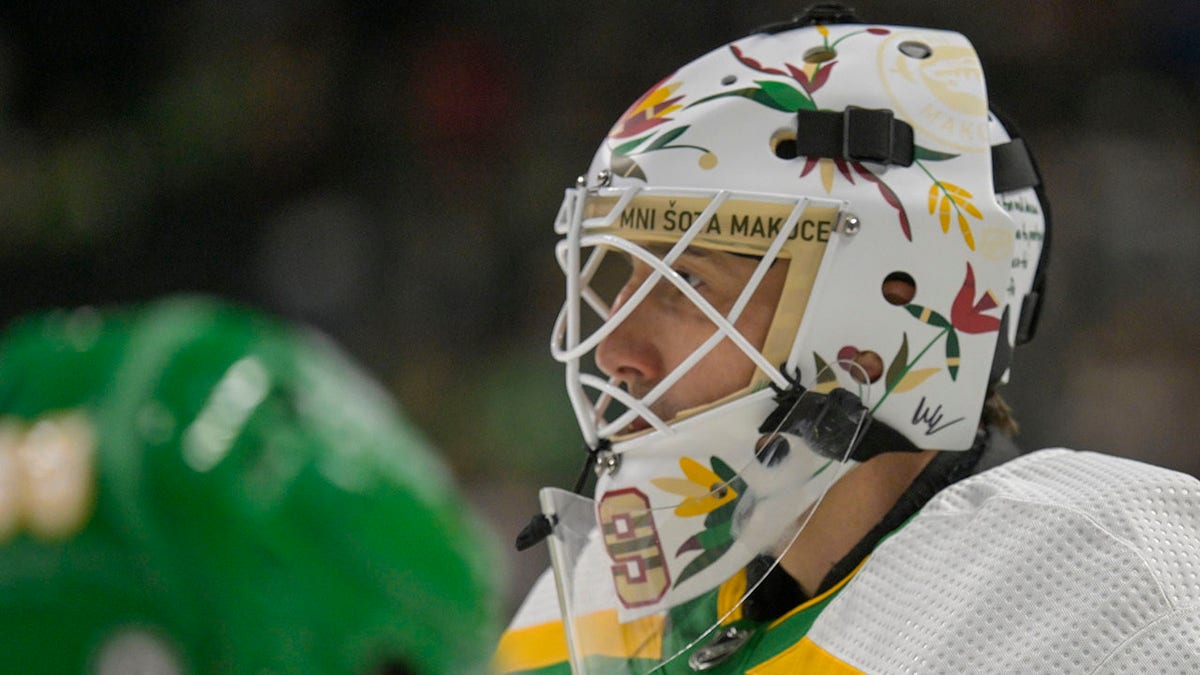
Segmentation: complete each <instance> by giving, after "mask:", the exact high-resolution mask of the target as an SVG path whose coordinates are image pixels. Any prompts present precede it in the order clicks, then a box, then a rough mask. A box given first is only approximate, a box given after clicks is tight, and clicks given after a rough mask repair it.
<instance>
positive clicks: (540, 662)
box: [492, 621, 569, 673]
mask: <svg viewBox="0 0 1200 675" xmlns="http://www.w3.org/2000/svg"><path fill="white" fill-rule="evenodd" d="M568 658H569V657H568V656H567V634H566V631H564V630H563V624H562V622H561V621H549V622H546V623H541V624H538V625H536V626H526V627H524V628H516V629H513V630H509V631H505V633H504V635H501V636H500V644H499V645H497V646H496V654H495V656H493V657H492V669H493V670H494V671H495V672H497V673H513V672H518V671H522V670H533V669H535V668H544V667H546V666H550V665H554V664H555V663H565V662H566V661H567V659H568Z"/></svg>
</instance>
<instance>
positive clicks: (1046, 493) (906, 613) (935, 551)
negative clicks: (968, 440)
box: [501, 449, 1200, 675]
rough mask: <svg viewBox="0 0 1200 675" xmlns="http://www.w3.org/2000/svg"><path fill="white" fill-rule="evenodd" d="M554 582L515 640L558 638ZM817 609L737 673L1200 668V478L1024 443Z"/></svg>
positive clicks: (520, 620)
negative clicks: (1028, 447) (1029, 448)
mask: <svg viewBox="0 0 1200 675" xmlns="http://www.w3.org/2000/svg"><path fill="white" fill-rule="evenodd" d="M553 593H554V591H553V582H552V579H549V578H543V579H542V580H541V582H540V583H539V584H538V587H536V588H535V590H534V592H533V593H531V596H530V598H529V600H528V601H527V604H526V605H525V607H524V608H523V610H522V611H520V612H518V616H517V617H516V618H515V620H514V622H513V625H512V626H511V627H510V632H509V636H510V637H511V638H512V639H511V640H510V642H511V643H512V646H513V647H516V646H517V644H518V643H519V642H520V641H519V640H517V639H516V638H519V637H521V634H522V632H523V627H530V626H534V625H538V624H541V625H540V631H539V633H538V634H539V640H540V641H541V644H542V645H545V644H547V642H546V640H547V638H549V636H550V632H552V631H551V630H549V629H551V625H550V624H543V623H542V622H543V621H549V620H550V615H551V614H552V613H553V611H554V609H553V607H554V600H553ZM797 611H798V612H800V613H803V611H804V607H801V608H798V610H797ZM809 611H819V612H820V613H819V615H817V616H816V617H815V621H814V622H812V623H811V628H808V629H807V633H806V634H805V633H799V632H798V633H795V634H794V635H791V636H789V637H788V638H787V640H784V641H783V644H784V645H787V646H784V647H782V648H780V647H779V646H778V645H779V644H780V640H775V641H774V644H775V645H776V647H775V648H772V649H770V650H769V652H766V650H763V649H761V648H765V647H766V646H767V644H768V643H770V642H771V641H769V640H763V641H762V643H760V649H757V650H756V651H764V652H765V653H761V654H760V653H754V654H747V655H743V657H742V658H741V659H740V663H741V664H742V665H741V666H740V667H739V670H738V672H746V673H752V674H755V675H773V674H776V673H794V672H821V673H889V674H890V673H921V674H924V673H953V674H955V675H958V674H961V673H1048V672H1061V673H1089V674H1098V673H1113V674H1116V673H1122V674H1124V673H1155V674H1156V675H1168V674H1175V673H1200V481H1197V480H1196V479H1195V478H1193V477H1191V476H1188V475H1186V474H1182V473H1178V472H1174V471H1168V470H1166V469H1162V468H1159V467H1154V466H1151V465H1147V464H1142V463H1139V462H1134V461H1131V460H1127V459H1121V458H1118V457H1112V456H1107V455H1100V454H1095V453H1088V452H1075V451H1071V450H1063V449H1057V450H1043V451H1040V452H1035V453H1031V454H1028V455H1024V456H1021V457H1019V458H1017V459H1014V460H1012V461H1010V462H1007V463H1005V464H1002V465H1000V466H999V467H997V468H993V469H990V470H988V471H985V472H983V473H981V474H978V475H975V476H972V477H970V478H967V479H964V480H962V481H960V482H958V483H956V484H954V485H952V486H950V487H948V488H946V489H944V490H942V491H941V492H939V493H938V494H937V495H936V496H934V498H933V499H931V500H930V501H929V503H928V504H926V505H925V507H924V508H922V509H921V511H920V512H919V513H918V514H917V515H916V516H914V517H913V518H912V519H911V520H910V521H909V522H908V523H907V524H906V525H905V526H904V527H902V528H901V529H900V530H899V531H897V532H896V533H894V534H893V535H892V536H890V537H889V538H887V539H885V540H884V541H883V542H882V543H881V544H879V546H878V547H876V549H875V551H874V552H873V553H872V554H871V555H870V557H869V558H868V559H867V560H866V562H865V564H863V565H862V567H861V568H860V569H859V570H858V572H857V573H856V574H854V575H853V576H852V577H851V578H850V579H849V581H848V583H846V584H845V585H844V586H843V587H841V590H840V592H838V593H837V595H836V597H834V598H833V599H832V601H831V602H829V603H828V605H827V606H825V607H824V608H823V609H820V610H816V608H814V609H813V610H809ZM555 623H557V622H556V621H555ZM526 630H528V629H527V628H526ZM555 630H557V631H558V634H559V635H561V626H560V625H558V626H557V627H556V628H555ZM765 630H767V631H769V632H771V631H780V632H783V631H787V630H789V623H788V621H786V620H780V621H778V622H775V623H774V624H772V625H771V626H768V627H766V628H765ZM533 635H534V632H532V631H530V637H533ZM504 646H505V645H504V643H503V642H502V647H504ZM505 651H509V652H515V653H519V652H520V651H521V650H519V649H516V650H514V649H508V650H505V649H502V650H501V653H503V652H505ZM554 651H557V650H554ZM562 652H563V653H562V656H563V658H564V659H565V645H564V646H563V648H562ZM544 654H545V656H547V657H548V656H549V654H548V653H544ZM502 660H503V659H502ZM522 660H523V659H520V658H515V659H509V662H510V663H513V664H515V663H518V662H520V661H522ZM552 661H553V659H549V658H547V659H546V660H543V661H542V662H541V663H540V665H543V666H544V665H547V664H548V663H550V662H552ZM526 665H531V664H530V663H528V662H527V663H526ZM513 670H519V668H515V669H513ZM547 672H550V671H547ZM554 672H558V671H554ZM721 672H724V671H721Z"/></svg>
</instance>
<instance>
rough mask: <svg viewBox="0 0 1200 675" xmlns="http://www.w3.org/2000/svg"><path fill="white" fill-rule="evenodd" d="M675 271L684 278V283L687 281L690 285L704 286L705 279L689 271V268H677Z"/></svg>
mask: <svg viewBox="0 0 1200 675" xmlns="http://www.w3.org/2000/svg"><path fill="white" fill-rule="evenodd" d="M674 271H675V273H676V274H678V275H679V276H680V277H682V278H683V281H684V283H686V284H687V285H688V286H691V287H692V288H699V287H700V286H702V285H703V284H704V281H703V280H702V279H701V278H700V277H699V276H698V275H695V274H692V273H691V272H688V271H687V270H680V269H677V270H674Z"/></svg>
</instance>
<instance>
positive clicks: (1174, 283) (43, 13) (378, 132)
mask: <svg viewBox="0 0 1200 675" xmlns="http://www.w3.org/2000/svg"><path fill="white" fill-rule="evenodd" d="M734 4H735V3H725V2H715V1H704V2H696V1H684V0H661V1H660V2H655V3H648V2H641V1H634V0H610V1H609V2H606V3H548V2H532V1H527V2H508V3H500V2H484V1H482V0H480V1H475V2H470V1H465V0H457V1H453V0H451V1H446V2H438V3H424V4H422V3H366V2H358V3H356V2H335V1H333V0H304V1H300V2H283V1H280V0H275V1H271V0H261V1H251V2H245V3H227V2H216V1H214V0H209V1H193V2H184V3H151V2H125V3H88V2H41V3H24V2H20V3H16V2H10V3H4V4H3V5H0V322H4V323H6V322H7V321H9V320H11V319H12V318H14V317H16V316H18V315H20V314H22V313H25V312H28V311H34V310H38V309H43V308H47V307H57V306H75V305H80V304H111V303H117V302H127V301H135V300H140V299H146V298H150V297H154V296H158V295H162V294H166V293H174V292H203V293H210V294H217V295H221V296H224V297H227V298H232V299H235V300H239V301H242V302H245V303H248V304H252V305H254V306H257V307H261V308H264V309H267V310H270V311H273V312H276V313H278V314H281V315H283V316H286V317H289V318H292V319H296V320H300V321H304V322H307V323H310V324H312V325H314V326H316V327H318V328H319V329H321V330H323V331H325V332H327V333H329V334H330V335H331V336H333V337H334V338H335V339H337V340H338V341H339V342H340V343H341V344H343V345H344V346H345V347H346V348H347V350H348V351H349V352H350V353H351V354H352V355H353V356H354V357H355V358H357V359H358V360H359V361H360V362H361V363H363V364H364V365H365V366H366V367H367V368H368V369H369V370H370V371H371V372H372V373H373V374H374V375H375V376H376V377H378V378H379V379H380V380H381V381H382V382H383V383H385V384H386V385H387V386H388V387H389V388H390V389H391V390H392V391H393V392H394V393H395V395H396V396H397V399H398V400H399V401H400V402H401V404H402V405H403V407H404V408H405V409H406V410H407V412H408V414H409V415H410V416H411V417H412V418H413V419H414V420H415V421H416V422H417V423H418V424H419V425H420V426H421V427H422V428H424V429H425V431H426V432H427V433H428V435H429V436H430V437H431V438H432V439H433V440H434V442H435V443H436V445H437V446H438V447H439V448H440V449H441V450H442V451H443V452H444V453H445V455H446V457H447V459H448V461H450V462H451V464H452V466H453V467H454V469H455V470H456V472H457V475H458V477H459V480H460V482H461V483H462V485H463V486H464V488H465V489H466V491H467V493H468V494H469V495H470V497H471V499H472V500H473V501H474V502H475V503H476V505H477V506H478V507H479V509H480V511H481V513H483V514H484V515H485V517H486V518H487V519H488V520H489V521H490V522H491V523H492V525H493V526H494V527H495V528H496V530H497V532H498V535H499V536H500V537H501V538H502V540H503V545H504V546H505V547H506V548H507V547H508V543H509V542H510V541H511V537H512V535H514V534H515V532H516V531H517V529H519V527H520V526H521V525H522V524H523V522H524V520H525V519H526V518H527V517H528V516H529V515H530V514H531V513H532V512H533V510H534V509H535V508H536V499H535V492H536V488H537V487H538V486H540V485H544V484H555V485H569V484H570V482H571V481H572V480H573V478H574V474H575V472H576V470H577V467H578V462H579V460H580V458H581V456H582V455H581V446H580V441H579V440H578V436H577V433H576V431H575V428H574V423H573V421H572V420H573V417H572V415H571V413H570V411H569V408H568V406H567V403H566V400H565V396H564V395H563V393H562V386H561V383H562V376H561V371H560V369H559V367H558V366H556V365H555V364H554V363H553V362H552V361H551V359H550V358H549V355H548V342H549V330H550V324H551V322H552V320H553V317H554V314H555V312H556V311H557V306H558V303H559V302H560V301H561V292H562V291H561V289H562V280H561V275H560V274H559V273H558V271H557V268H556V267H555V265H554V262H553V258H552V246H553V242H554V235H553V233H552V230H551V222H552V218H553V216H554V214H555V211H556V209H557V207H558V204H559V201H560V199H561V194H562V193H561V191H562V189H563V188H564V187H566V186H568V185H569V184H571V183H572V182H573V180H574V177H575V176H576V175H577V174H579V173H580V172H581V171H583V170H584V169H585V168H586V166H587V163H588V161H589V159H590V157H591V153H592V151H593V150H594V148H595V146H596V144H597V143H598V142H599V141H600V139H601V138H602V136H603V135H604V134H605V132H606V131H607V130H608V127H609V126H610V125H611V124H612V123H613V121H615V119H616V117H617V116H618V115H619V114H620V113H621V112H622V111H623V110H624V109H625V107H626V106H627V105H628V104H629V103H630V102H631V101H633V100H634V99H635V98H636V97H637V96H639V95H640V94H641V93H643V91H645V90H646V89H647V88H648V87H649V86H651V85H652V84H654V83H655V82H657V81H658V80H659V79H661V78H662V77H664V76H665V75H667V74H669V73H670V72H671V71H673V70H674V69H675V68H676V67H678V66H680V65H682V64H683V63H685V62H687V61H689V60H691V59H693V58H695V57H697V56H699V55H701V54H702V53H704V52H706V51H708V50H709V49H711V48H714V47H716V46H719V45H720V44H723V43H725V42H728V41H730V40H732V39H735V38H737V37H739V36H741V35H743V34H746V33H748V32H750V31H751V30H752V29H753V28H755V27H757V26H759V25H762V24H765V23H769V22H773V21H777V20H781V19H785V18H788V17H790V16H791V15H792V14H793V13H796V12H798V11H799V10H800V9H802V8H803V7H804V6H805V5H806V4H807V3H786V2H750V3H736V4H737V5H739V7H737V8H735V7H734ZM853 4H855V5H856V6H857V8H858V9H859V11H860V14H861V15H863V16H864V17H865V18H867V19H869V20H872V21H874V22H876V23H899V24H904V23H911V24H917V25H928V26H936V27H945V28H952V29H956V30H959V31H961V32H963V33H965V34H967V35H968V37H970V38H971V39H972V40H973V41H974V43H975V45H976V47H977V49H978V50H979V52H980V54H981V56H982V59H983V61H984V65H985V68H986V69H987V73H988V78H989V86H990V89H991V92H992V96H993V101H994V103H995V104H996V105H997V106H999V107H1000V108H1001V109H1003V110H1005V111H1006V112H1007V113H1008V114H1009V115H1010V116H1012V117H1014V118H1015V119H1016V120H1017V121H1018V122H1019V123H1020V126H1021V128H1022V130H1023V131H1024V133H1025V135H1026V136H1027V138H1028V139H1029V141H1030V143H1031V144H1032V147H1033V149H1034V150H1035V152H1036V154H1037V157H1038V159H1039V161H1040V163H1041V166H1042V170H1043V173H1044V177H1045V182H1046V184H1047V187H1048V189H1049V192H1050V197H1051V202H1052V206H1053V211H1054V216H1055V225H1056V229H1055V231H1054V235H1053V236H1054V240H1053V257H1052V265H1051V267H1050V281H1049V298H1048V300H1047V305H1046V307H1045V310H1044V312H1043V317H1042V324H1041V331H1040V334H1039V336H1038V339H1037V340H1036V341H1035V342H1034V343H1033V344H1032V345H1030V346H1028V347H1026V348H1024V349H1022V350H1020V351H1019V352H1018V354H1017V361H1016V364H1015V373H1014V381H1013V384H1012V385H1010V386H1009V387H1008V388H1007V390H1006V392H1005V393H1006V395H1007V397H1008V398H1009V400H1010V402H1011V403H1012V404H1013V407H1014V408H1015V410H1016V414H1017V416H1018V419H1020V420H1021V422H1022V426H1023V430H1024V433H1023V435H1022V438H1021V440H1022V443H1023V445H1025V446H1026V447H1029V448H1035V447H1044V446H1052V445H1065V446H1069V447H1074V448H1087V449H1094V450H1099V451H1103V452H1109V453H1114V454H1119V455H1125V456H1130V457H1135V458H1140V459H1144V460H1148V461H1151V462H1154V463H1158V464H1162V465H1166V466H1169V467H1173V468H1176V469H1180V470H1183V471H1188V472H1190V473H1193V474H1200V452H1198V450H1197V447H1196V446H1197V439H1198V438H1200V413H1198V412H1197V409H1196V408H1197V405H1198V402H1200V330H1198V328H1197V320H1196V317H1197V316H1198V315H1200V290H1198V289H1200V113H1198V111H1200V105H1198V104H1200V4H1198V3H1195V2H1191V1H1189V0H1177V1H1175V2H1154V3H1150V2H1134V1H1132V0H1124V1H1120V0H1118V1H1115V2H1107V3H1104V7H1103V9H1102V8H1101V7H1100V6H1098V5H1097V4H1096V3H1085V2H1075V1H1071V0H1015V1H1013V2H1006V3H989V4H988V6H987V7H986V8H979V7H976V6H975V5H977V4H980V3H962V2H950V1H945V2H935V1H932V0H926V1H920V2H882V1H872V2H866V1H864V2H858V3H853ZM742 5H744V6H742ZM545 564H546V558H545V552H544V550H543V549H541V548H538V549H535V550H533V551H531V552H527V553H525V554H523V555H521V556H519V557H518V556H517V555H516V554H515V553H514V554H513V557H512V559H511V573H512V579H513V582H512V591H511V599H512V601H515V599H516V598H518V597H519V596H520V595H521V594H522V593H523V592H524V590H525V589H526V588H527V587H528V584H529V583H530V580H531V578H532V575H534V574H536V572H537V571H538V570H540V569H541V568H542V567H543V566H544V565H545Z"/></svg>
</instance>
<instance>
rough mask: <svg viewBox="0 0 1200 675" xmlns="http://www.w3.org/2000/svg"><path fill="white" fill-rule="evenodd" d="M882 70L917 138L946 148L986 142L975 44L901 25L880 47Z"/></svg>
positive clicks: (980, 146)
mask: <svg viewBox="0 0 1200 675" xmlns="http://www.w3.org/2000/svg"><path fill="white" fill-rule="evenodd" d="M879 72H880V73H881V75H882V78H883V84H884V87H885V89H886V90H887V93H888V97H889V98H890V99H891V100H892V104H893V105H894V106H895V109H896V112H897V113H899V116H901V117H903V118H904V119H905V120H907V121H908V122H909V123H910V124H912V126H913V129H915V130H916V131H917V133H918V135H917V142H918V144H920V145H925V146H926V147H930V146H932V147H930V149H931V150H940V151H943V152H980V151H983V150H985V149H987V147H988V127H987V93H986V91H985V89H984V85H983V66H982V65H981V64H980V63H979V57H978V56H977V55H976V54H975V50H974V49H972V48H971V45H970V44H969V43H967V42H966V40H965V39H964V38H962V37H961V36H959V35H956V34H954V33H932V32H929V33H927V32H915V31H902V32H899V33H893V34H892V35H891V36H889V37H888V39H887V40H884V41H883V43H882V44H881V45H880V47H879Z"/></svg>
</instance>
